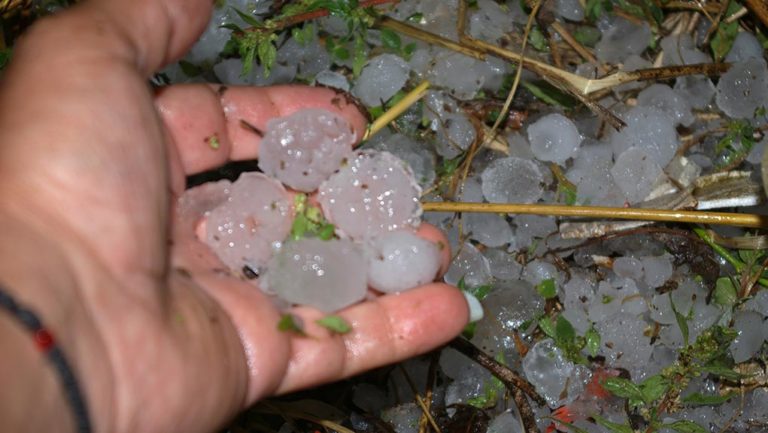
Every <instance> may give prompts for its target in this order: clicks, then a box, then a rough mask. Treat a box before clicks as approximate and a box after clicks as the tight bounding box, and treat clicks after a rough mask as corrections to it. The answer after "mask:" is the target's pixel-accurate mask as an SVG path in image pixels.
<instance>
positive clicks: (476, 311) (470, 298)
mask: <svg viewBox="0 0 768 433" xmlns="http://www.w3.org/2000/svg"><path fill="white" fill-rule="evenodd" d="M461 293H463V294H464V299H466V300H467V305H469V321H470V322H477V321H478V320H480V319H482V318H483V305H482V304H480V301H478V300H477V298H475V296H474V295H473V294H471V293H467V292H464V291H462V292H461Z"/></svg>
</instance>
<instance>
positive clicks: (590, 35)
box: [573, 26, 602, 48]
mask: <svg viewBox="0 0 768 433" xmlns="http://www.w3.org/2000/svg"><path fill="white" fill-rule="evenodd" d="M601 35H602V33H600V30H598V29H597V28H595V27H592V26H579V27H576V30H575V31H574V32H573V38H574V39H576V40H577V41H578V42H579V43H580V44H582V45H584V46H587V47H590V48H592V47H594V46H595V45H596V44H597V42H598V41H600V36H601Z"/></svg>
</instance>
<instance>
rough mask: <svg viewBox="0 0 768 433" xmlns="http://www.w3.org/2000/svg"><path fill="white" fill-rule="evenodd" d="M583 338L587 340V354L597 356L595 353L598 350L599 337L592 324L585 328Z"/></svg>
mask: <svg viewBox="0 0 768 433" xmlns="http://www.w3.org/2000/svg"><path fill="white" fill-rule="evenodd" d="M584 338H585V339H586V341H587V352H589V355H590V356H597V353H598V352H599V351H600V340H601V337H600V334H599V333H598V332H597V330H596V329H595V327H594V326H590V328H589V329H587V332H586V333H585V334H584Z"/></svg>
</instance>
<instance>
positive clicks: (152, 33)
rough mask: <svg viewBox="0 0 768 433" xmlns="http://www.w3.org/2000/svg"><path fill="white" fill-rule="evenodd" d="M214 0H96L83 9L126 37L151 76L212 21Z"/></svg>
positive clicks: (182, 51) (145, 72)
mask: <svg viewBox="0 0 768 433" xmlns="http://www.w3.org/2000/svg"><path fill="white" fill-rule="evenodd" d="M212 5H213V2H212V1H211V0H93V1H90V2H86V3H85V4H84V5H83V9H85V10H86V11H87V13H88V14H92V15H93V16H94V18H95V19H101V18H103V19H106V20H107V21H108V22H109V23H110V24H111V25H113V26H114V28H115V30H117V32H118V33H119V34H121V35H123V36H124V41H123V43H126V44H128V46H129V47H130V48H131V49H132V51H133V55H134V59H135V61H136V65H137V66H138V67H139V69H140V70H141V71H142V72H143V73H144V74H145V75H149V74H152V73H154V72H155V71H156V70H158V69H160V68H161V67H163V66H164V65H165V64H167V63H169V62H171V61H173V60H175V59H177V58H179V57H181V56H182V55H183V54H184V53H185V52H186V51H187V50H188V49H189V48H190V47H191V46H192V44H193V43H194V42H195V40H196V39H197V37H198V36H199V35H200V33H201V32H202V31H203V29H204V28H205V26H206V24H207V23H208V20H209V18H210V13H211V7H212Z"/></svg>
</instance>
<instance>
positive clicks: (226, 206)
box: [205, 173, 293, 269]
mask: <svg viewBox="0 0 768 433" xmlns="http://www.w3.org/2000/svg"><path fill="white" fill-rule="evenodd" d="M292 214H293V202H292V200H291V197H290V195H289V194H288V192H287V191H286V190H285V188H284V187H283V185H282V184H281V183H280V182H278V181H276V180H275V179H273V178H270V177H268V176H266V175H264V174H262V173H244V174H242V175H241V176H240V178H238V179H237V181H235V182H234V183H233V184H232V185H231V187H230V190H229V197H228V199H227V201H226V202H224V203H223V204H222V205H220V206H218V207H216V208H215V209H213V210H211V211H210V212H209V213H208V219H207V220H206V230H205V233H206V238H205V242H206V243H207V244H208V245H209V246H210V247H211V249H213V251H214V252H215V253H216V254H217V255H218V256H219V258H220V259H221V261H223V262H224V263H225V264H226V265H227V266H229V267H230V268H232V269H242V268H243V266H248V267H250V268H252V269H256V268H257V267H259V266H262V265H264V264H266V262H267V261H268V260H269V258H270V257H271V255H272V249H273V245H275V244H276V243H279V242H282V241H283V239H285V237H286V236H287V235H288V232H289V231H290V229H291V224H292V223H291V220H292V219H293V218H292Z"/></svg>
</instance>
